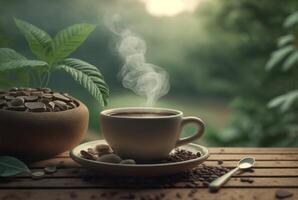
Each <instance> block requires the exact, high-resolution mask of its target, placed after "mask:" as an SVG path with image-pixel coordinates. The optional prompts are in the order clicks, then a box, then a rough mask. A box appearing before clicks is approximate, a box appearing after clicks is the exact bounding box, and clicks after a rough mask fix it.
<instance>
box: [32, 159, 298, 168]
mask: <svg viewBox="0 0 298 200" xmlns="http://www.w3.org/2000/svg"><path fill="white" fill-rule="evenodd" d="M222 160H223V159H222ZM223 161H224V162H223V166H224V167H235V166H236V165H237V163H238V159H235V160H234V161H230V160H228V161H225V160H223ZM204 164H206V165H210V166H218V163H217V161H214V160H211V161H209V160H207V161H205V162H204ZM47 165H59V166H62V167H64V168H65V167H80V165H78V164H77V163H75V162H74V161H73V160H72V159H71V158H53V159H49V160H44V161H39V162H35V163H31V164H29V167H31V168H42V167H44V166H47ZM264 167H265V168H281V167H283V168H298V162H297V161H288V160H286V161H283V160H281V161H280V160H275V161H258V160H256V163H255V168H264Z"/></svg>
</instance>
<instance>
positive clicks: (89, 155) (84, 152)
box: [80, 150, 96, 160]
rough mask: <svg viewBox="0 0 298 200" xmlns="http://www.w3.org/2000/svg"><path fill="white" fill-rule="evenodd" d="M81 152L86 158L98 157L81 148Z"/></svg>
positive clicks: (94, 158) (93, 158)
mask: <svg viewBox="0 0 298 200" xmlns="http://www.w3.org/2000/svg"><path fill="white" fill-rule="evenodd" d="M80 153H81V155H82V157H83V158H85V159H88V160H96V157H95V156H94V155H93V154H91V153H89V152H88V151H85V150H81V152H80Z"/></svg>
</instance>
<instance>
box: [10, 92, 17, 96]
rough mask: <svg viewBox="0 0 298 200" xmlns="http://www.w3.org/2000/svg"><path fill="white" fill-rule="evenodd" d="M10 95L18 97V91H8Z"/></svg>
mask: <svg viewBox="0 0 298 200" xmlns="http://www.w3.org/2000/svg"><path fill="white" fill-rule="evenodd" d="M8 94H9V95H10V96H13V97H16V96H17V93H16V92H9V93H8Z"/></svg>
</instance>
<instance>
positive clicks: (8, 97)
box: [4, 95, 15, 101]
mask: <svg viewBox="0 0 298 200" xmlns="http://www.w3.org/2000/svg"><path fill="white" fill-rule="evenodd" d="M4 98H5V99H6V100H8V101H11V100H13V99H15V97H14V96H10V95H7V96H4Z"/></svg>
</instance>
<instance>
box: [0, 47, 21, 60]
mask: <svg viewBox="0 0 298 200" xmlns="http://www.w3.org/2000/svg"><path fill="white" fill-rule="evenodd" d="M11 60H26V58H25V57H24V56H22V55H21V54H19V53H17V52H16V51H15V50H13V49H9V48H0V63H5V62H9V61H11Z"/></svg>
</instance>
